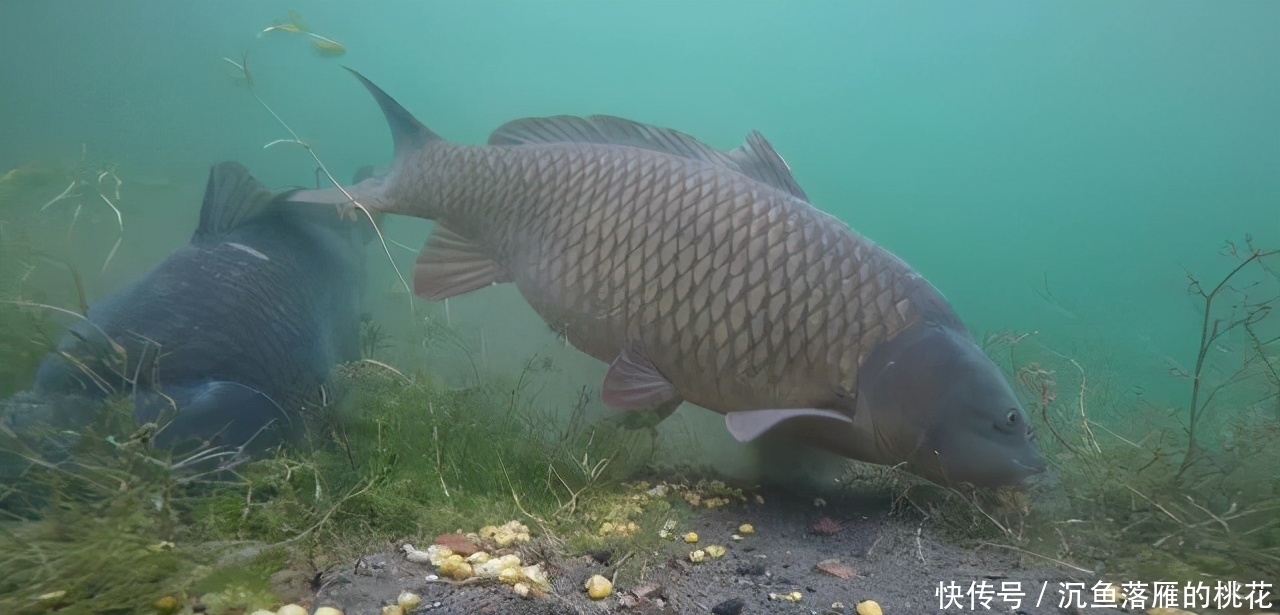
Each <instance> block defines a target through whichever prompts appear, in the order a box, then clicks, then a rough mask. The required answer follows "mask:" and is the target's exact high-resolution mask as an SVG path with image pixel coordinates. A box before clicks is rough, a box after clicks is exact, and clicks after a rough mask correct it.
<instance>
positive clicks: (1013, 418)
mask: <svg viewBox="0 0 1280 615" xmlns="http://www.w3.org/2000/svg"><path fill="white" fill-rule="evenodd" d="M1004 423H1005V425H1007V426H1009V427H1014V426H1016V425H1017V424H1018V411H1017V410H1010V411H1009V414H1006V415H1005V417H1004Z"/></svg>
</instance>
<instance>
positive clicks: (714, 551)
mask: <svg viewBox="0 0 1280 615" xmlns="http://www.w3.org/2000/svg"><path fill="white" fill-rule="evenodd" d="M705 551H706V552H707V555H710V556H711V559H720V558H722V557H724V547H722V546H720V545H707V548H706V549H705Z"/></svg>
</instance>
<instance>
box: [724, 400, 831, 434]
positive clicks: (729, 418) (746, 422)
mask: <svg viewBox="0 0 1280 615" xmlns="http://www.w3.org/2000/svg"><path fill="white" fill-rule="evenodd" d="M802 416H809V417H817V418H824V419H831V420H835V421H841V422H844V423H850V424H852V423H853V419H851V418H849V417H848V416H845V415H844V414H841V413H839V412H836V411H834V410H821V409H818V408H785V409H781V410H774V409H769V410H743V411H741V412H730V413H728V414H726V415H724V426H725V427H726V428H728V430H729V433H730V434H732V435H733V438H734V439H735V440H737V441H739V442H750V441H752V440H755V439H756V438H758V437H760V436H761V435H762V434H764V432H766V431H769V430H770V429H773V428H774V427H777V426H778V424H779V423H781V422H783V421H786V420H788V419H794V418H799V417H802Z"/></svg>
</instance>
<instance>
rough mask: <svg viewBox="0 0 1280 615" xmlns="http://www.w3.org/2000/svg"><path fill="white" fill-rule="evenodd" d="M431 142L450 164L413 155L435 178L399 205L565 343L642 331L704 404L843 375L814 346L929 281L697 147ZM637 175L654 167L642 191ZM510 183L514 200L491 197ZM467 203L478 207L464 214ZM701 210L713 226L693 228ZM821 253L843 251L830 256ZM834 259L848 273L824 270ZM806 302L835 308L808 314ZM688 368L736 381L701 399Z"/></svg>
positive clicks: (765, 397)
mask: <svg viewBox="0 0 1280 615" xmlns="http://www.w3.org/2000/svg"><path fill="white" fill-rule="evenodd" d="M431 147H432V149H431V150H429V153H428V155H429V156H430V157H431V158H432V159H434V160H442V161H448V160H454V161H465V164H457V163H455V164H447V163H446V164H441V163H433V164H432V165H429V168H434V169H436V171H437V172H435V173H432V174H431V176H430V177H429V178H428V179H427V180H426V183H427V184H428V185H434V186H448V187H449V189H448V190H447V191H444V192H443V193H441V192H438V191H437V192H436V194H438V195H439V196H436V197H435V198H433V199H432V198H429V199H427V200H426V202H425V203H423V202H422V199H418V200H416V201H415V202H414V204H415V206H423V205H425V206H426V207H427V208H428V209H430V210H432V211H435V212H438V213H436V215H435V216H434V217H436V218H437V219H438V220H440V221H441V223H442V224H444V225H445V226H447V227H449V228H453V229H458V232H460V233H462V234H463V235H464V236H467V235H469V236H470V237H469V238H470V239H472V240H473V241H475V242H476V243H477V244H478V245H481V246H484V250H485V252H486V253H487V254H491V255H492V256H493V258H494V260H495V261H497V262H498V263H499V264H500V265H502V266H504V267H505V268H506V269H508V270H509V271H510V272H511V273H512V276H513V278H514V281H515V282H516V284H517V285H518V286H519V287H520V289H521V292H522V293H523V294H524V295H525V296H526V298H527V299H528V300H529V301H530V303H531V305H533V307H534V308H535V310H537V311H538V313H539V314H540V315H542V316H543V317H544V318H545V319H547V320H548V321H549V322H555V323H556V324H557V325H565V324H567V325H568V326H567V331H566V334H567V335H568V336H569V339H570V341H571V343H573V344H574V345H575V346H577V347H579V348H580V349H582V350H584V351H586V352H588V353H589V354H591V355H593V356H595V357H596V358H598V359H601V360H604V361H612V360H613V358H614V357H616V356H617V355H618V354H619V353H621V352H622V350H623V346H624V345H625V344H626V343H628V342H629V341H630V340H632V339H640V340H641V341H644V342H650V343H647V344H646V348H647V349H648V353H649V358H650V359H651V360H652V361H653V362H654V364H655V365H656V366H658V367H659V369H660V371H662V373H663V374H664V375H668V377H669V378H671V379H672V380H673V382H676V383H677V388H678V389H679V390H680V392H681V393H682V395H683V396H684V398H686V399H688V400H690V401H693V402H694V403H698V404H699V405H703V406H707V407H710V408H712V409H719V408H724V407H726V406H729V407H730V408H735V409H736V408H742V407H745V406H747V405H748V404H751V405H754V406H756V407H772V406H771V405H770V404H771V403H775V402H777V401H780V400H778V399H775V398H774V397H775V396H774V395H773V393H772V392H771V391H770V390H769V389H771V388H777V386H778V385H779V384H780V383H788V384H789V385H790V386H788V387H786V388H789V389H793V390H796V391H801V392H800V393H796V396H797V397H798V398H799V399H796V400H794V401H797V402H809V403H814V404H817V403H830V402H831V391H832V390H833V389H835V388H845V389H849V388H852V387H853V386H854V382H855V380H856V373H854V372H856V368H855V369H854V370H853V371H852V372H850V373H844V374H836V373H833V372H835V371H838V370H832V369H830V366H829V364H828V359H829V358H831V357H861V356H863V355H865V353H866V352H867V351H868V350H869V347H870V346H871V345H874V344H875V343H877V342H879V341H880V339H882V338H883V337H887V336H889V335H891V334H892V333H893V332H895V331H897V330H900V329H901V328H903V327H905V326H906V325H907V324H909V323H910V322H911V320H912V319H915V318H918V317H920V313H919V311H917V310H911V309H906V310H898V309H895V308H894V307H893V306H894V305H898V304H901V305H906V306H909V305H910V301H909V300H908V299H907V298H906V296H905V293H907V292H910V291H912V290H914V291H916V292H921V291H924V292H928V291H929V290H930V289H927V288H920V287H919V286H918V285H917V287H916V288H908V285H906V284H903V283H902V281H901V280H903V279H905V278H906V276H908V275H911V274H912V272H911V270H910V269H909V268H908V267H905V266H904V264H903V263H901V261H899V260H898V259H896V258H892V257H886V256H885V253H884V252H883V250H882V249H881V248H879V247H878V246H875V245H874V244H872V243H871V242H869V241H868V240H866V239H865V238H863V237H861V236H859V235H857V234H856V233H854V232H853V231H852V230H850V229H849V228H848V227H847V226H846V225H844V224H843V223H842V222H840V221H838V220H836V219H835V218H832V217H830V216H828V215H826V214H823V213H821V212H819V211H818V210H816V209H814V208H812V206H810V205H808V204H807V203H804V202H801V201H798V200H797V199H795V198H794V197H791V196H790V195H787V194H784V193H782V192H780V191H777V190H771V189H770V188H769V187H768V186H764V185H761V184H759V183H758V182H755V181H754V180H751V179H749V178H746V177H743V176H740V175H736V174H731V172H730V171H728V170H724V169H719V168H716V167H713V166H711V165H710V164H708V163H706V162H703V161H698V160H690V159H683V158H675V157H671V156H664V155H661V154H659V153H656V152H653V151H650V150H644V149H640V148H634V147H610V146H607V145H597V144H587V145H582V144H574V145H573V146H572V147H570V146H567V145H566V144H555V143H552V144H546V145H543V146H519V147H506V148H503V147H488V148H478V147H474V146H466V145H457V144H448V143H443V142H435V143H433V144H432V146H431ZM597 150H605V151H603V152H602V151H597ZM606 154H607V155H606ZM637 177H654V178H666V180H665V181H661V182H652V183H651V184H650V185H652V186H657V187H658V188H660V189H658V188H655V189H654V190H653V192H652V193H651V194H646V193H645V192H643V191H640V190H636V189H635V188H633V186H635V185H637V180H636V179H635V178H637ZM513 194H520V195H523V196H522V197H521V198H520V199H519V201H520V202H518V203H512V202H510V201H509V200H508V201H504V200H501V199H502V197H504V196H505V197H507V198H508V199H509V198H510V196H509V195H513ZM495 197H496V198H495ZM389 211H392V212H395V210H389ZM476 218H481V219H484V220H487V221H489V223H488V224H486V226H485V227H483V228H477V225H475V224H474V223H473V222H471V220H474V219H476ZM703 219H705V220H707V222H706V223H704V224H706V225H707V226H710V227H714V228H715V229H716V230H717V231H719V232H718V233H710V234H709V233H706V232H705V231H704V232H701V233H699V232H697V230H698V226H699V225H698V220H703ZM640 221H656V222H657V224H653V223H650V224H643V223H640ZM726 222H727V223H728V224H725V223H726ZM464 229H465V230H464ZM717 239H718V241H717ZM855 244H856V245H858V249H857V250H856V251H857V252H861V253H863V254H864V258H863V259H862V260H861V263H859V264H860V265H861V266H859V267H857V268H856V270H853V267H852V265H853V263H851V262H849V261H848V260H847V256H846V255H847V254H848V253H849V252H851V250H849V249H847V248H846V249H838V248H837V249H828V251H826V252H822V251H818V250H810V249H808V248H809V246H813V245H821V246H830V247H836V246H841V247H845V246H851V245H855ZM616 246H626V247H628V248H630V249H629V250H627V249H624V250H621V251H619V250H618V249H616ZM602 253H603V254H611V255H612V258H600V257H599V256H598V255H599V254H602ZM833 258H835V259H846V260H843V261H842V262H841V263H840V265H843V266H841V267H832V266H830V263H831V259H833ZM708 259H709V265H707V266H704V267H697V266H692V265H693V264H694V263H698V262H708ZM717 263H719V264H721V265H720V267H716V265H717ZM726 266H727V272H726V273H727V274H726V275H710V276H708V275H707V274H708V273H709V272H708V269H716V270H717V272H719V271H721V270H722V269H723V268H724V267H726ZM839 269H843V270H845V271H851V270H853V273H854V275H853V276H851V278H852V279H850V278H843V279H842V278H839V277H835V276H831V275H824V274H825V273H827V272H828V271H830V270H839ZM800 272H808V273H810V274H812V275H800ZM836 298H840V299H841V300H840V301H836ZM840 304H844V305H851V306H855V309H841V305H840ZM711 308H718V310H717V309H711ZM716 312H723V314H720V315H717V314H716ZM813 315H820V316H822V317H825V320H828V321H830V320H833V319H835V320H839V319H844V320H846V321H848V322H847V323H839V322H836V323H834V324H835V325H836V326H834V327H833V326H829V324H828V323H827V322H822V321H821V320H819V321H818V322H814V323H812V325H811V324H810V322H809V321H810V320H811V319H812V317H813ZM726 318H727V319H728V322H727V323H726V324H725V326H721V327H718V328H717V326H716V325H715V323H718V322H721V321H722V320H723V319H726ZM748 320H749V322H748ZM561 321H563V322H561ZM729 325H732V326H729ZM717 329H718V330H719V331H720V335H721V336H722V337H721V339H715V338H716V333H717ZM850 331H852V332H854V333H855V334H854V335H847V333H848V332H850ZM838 363H839V364H843V365H842V366H841V367H843V368H845V369H848V368H850V367H854V366H853V365H852V363H856V361H852V362H850V361H847V360H841V361H839V362H838ZM664 366H666V369H663V367H664ZM702 374H707V375H711V376H712V377H713V378H714V377H719V376H720V375H722V374H723V375H726V376H728V377H730V378H734V379H735V380H737V381H738V382H739V383H742V384H746V385H748V387H747V388H749V389H751V390H750V391H748V392H746V393H745V394H739V395H737V396H736V398H735V399H726V400H720V399H716V395H717V392H716V390H715V389H718V388H719V387H716V386H714V383H713V382H710V381H709V379H707V378H699V375H702ZM815 376H817V378H815ZM756 389H761V390H756ZM747 398H749V400H748V399H747ZM789 401H790V400H789ZM725 402H728V403H725Z"/></svg>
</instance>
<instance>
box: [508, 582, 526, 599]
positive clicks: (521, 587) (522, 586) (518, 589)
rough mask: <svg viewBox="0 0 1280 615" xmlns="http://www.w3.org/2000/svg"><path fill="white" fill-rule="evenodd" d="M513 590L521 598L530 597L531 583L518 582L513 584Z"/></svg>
mask: <svg viewBox="0 0 1280 615" xmlns="http://www.w3.org/2000/svg"><path fill="white" fill-rule="evenodd" d="M511 591H513V592H515V593H516V595H517V596H520V597H521V598H528V597H529V592H530V590H529V585H528V584H527V583H516V584H515V585H512V586H511Z"/></svg>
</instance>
